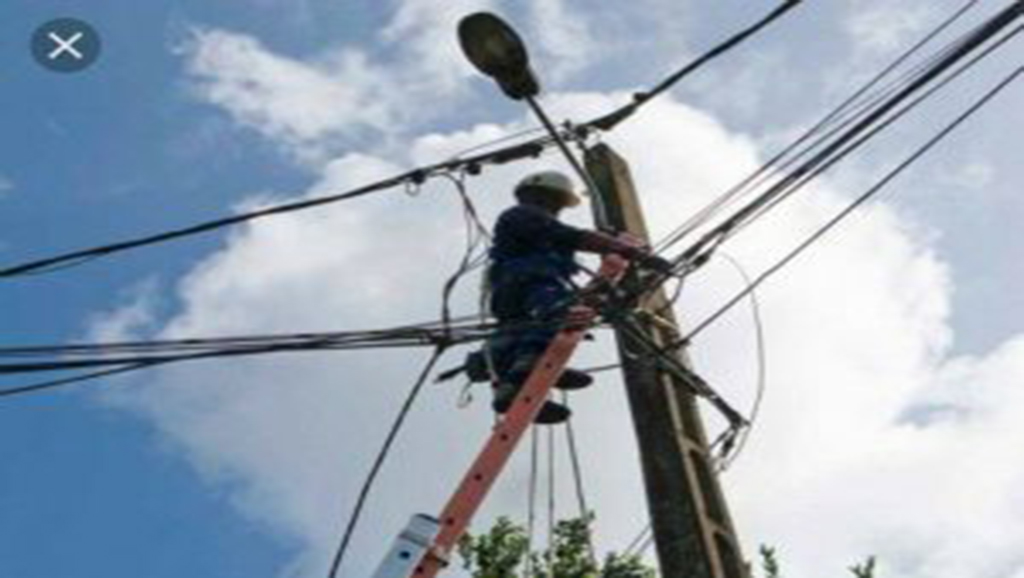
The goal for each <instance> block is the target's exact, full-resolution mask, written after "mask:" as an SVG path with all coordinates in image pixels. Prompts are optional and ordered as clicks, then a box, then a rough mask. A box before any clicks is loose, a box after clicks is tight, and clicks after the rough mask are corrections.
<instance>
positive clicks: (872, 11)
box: [846, 1, 936, 56]
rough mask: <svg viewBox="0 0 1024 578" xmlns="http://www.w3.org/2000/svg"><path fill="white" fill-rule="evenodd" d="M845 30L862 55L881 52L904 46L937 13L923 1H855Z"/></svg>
mask: <svg viewBox="0 0 1024 578" xmlns="http://www.w3.org/2000/svg"><path fill="white" fill-rule="evenodd" d="M851 11H852V13H851V15H850V17H849V18H848V19H847V21H846V32H847V34H848V35H849V36H850V39H851V40H852V41H853V45H854V47H855V50H857V51H858V52H860V53H861V54H863V55H876V56H877V55H884V54H887V53H890V52H892V51H894V50H896V49H898V48H900V47H902V46H904V45H906V43H907V41H908V39H910V38H913V37H916V36H917V35H919V34H920V33H921V32H922V31H923V30H924V29H925V27H926V26H927V25H929V24H931V23H932V21H933V19H934V16H935V14H936V12H935V9H934V7H932V6H929V5H926V4H917V5H914V6H910V5H907V4H905V3H904V4H895V3H892V2H884V3H872V2H864V1H860V2H854V3H853V6H851Z"/></svg>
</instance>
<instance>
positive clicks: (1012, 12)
mask: <svg viewBox="0 0 1024 578" xmlns="http://www.w3.org/2000/svg"><path fill="white" fill-rule="evenodd" d="M1020 12H1021V9H1020V5H1019V3H1016V2H1015V3H1014V5H1013V6H1010V7H1008V8H1006V9H1004V10H1002V11H1001V12H1000V13H999V14H997V15H996V16H994V17H993V18H992V19H990V20H989V21H988V22H986V23H985V24H984V25H983V26H981V27H980V28H979V29H978V30H977V31H976V32H974V33H973V34H971V35H970V36H969V38H967V39H966V40H965V41H964V42H963V43H962V44H961V45H960V46H957V47H956V48H955V49H953V50H952V51H951V52H950V53H949V54H947V55H946V56H945V57H943V58H941V59H940V60H939V61H938V62H937V63H936V64H934V65H933V66H931V67H929V68H928V69H927V70H925V71H924V72H922V74H921V75H920V76H919V77H918V78H915V79H913V81H911V82H910V83H908V85H907V86H906V87H904V88H903V89H901V90H899V92H898V93H897V94H896V95H894V96H893V97H891V98H889V99H888V100H886V101H885V102H884V103H882V104H881V105H879V106H878V107H876V108H875V109H874V110H871V111H870V112H868V113H866V114H865V115H864V117H863V118H862V119H861V120H859V121H858V122H857V123H856V124H855V125H854V126H853V127H851V128H850V129H848V130H846V131H844V132H843V134H842V135H840V136H839V137H838V138H836V139H835V140H834V141H833V142H832V143H830V144H828V145H827V146H825V147H824V148H823V150H821V151H820V152H818V153H817V154H815V155H814V156H813V157H812V158H811V159H810V160H809V161H807V162H805V163H804V164H802V165H800V166H799V167H797V168H796V169H794V170H793V171H791V172H790V173H789V174H788V175H786V176H784V177H783V178H782V179H781V180H780V181H779V182H778V183H777V184H775V185H774V186H772V187H771V188H769V189H768V190H767V191H766V192H764V193H762V194H761V195H760V196H758V197H757V198H756V199H754V200H753V201H752V202H750V203H748V204H747V205H746V206H744V207H743V208H741V209H740V210H739V211H737V212H736V213H734V214H733V215H732V216H731V217H729V218H728V219H727V220H726V221H725V222H724V223H722V224H721V225H718V226H717V227H715V228H714V229H713V230H711V231H710V232H708V233H706V234H705V235H704V236H702V237H701V238H700V239H699V240H698V241H697V242H696V243H695V244H694V245H692V246H691V247H690V248H688V249H687V250H686V251H685V252H684V253H683V254H682V255H681V256H680V257H679V258H677V259H676V262H677V264H678V265H679V266H680V267H685V266H689V263H691V262H693V261H694V260H696V259H699V258H700V257H699V255H700V254H701V253H702V252H704V253H705V254H708V253H710V252H711V251H713V250H714V248H715V247H717V245H719V244H720V243H721V242H722V241H723V240H724V239H725V238H726V237H727V236H729V235H730V234H731V233H733V232H734V231H735V230H737V229H738V228H739V227H740V226H741V225H743V224H746V223H748V222H749V221H751V220H752V219H753V218H756V217H757V216H760V215H762V214H763V213H762V212H761V211H762V209H765V207H768V208H770V207H771V206H773V203H774V201H776V200H777V199H780V198H783V197H786V196H788V195H789V194H791V193H792V192H793V191H795V190H797V189H798V188H800V187H801V186H803V184H806V182H807V181H808V180H809V179H810V178H814V177H816V176H817V175H819V174H820V173H821V172H822V171H824V170H825V169H827V168H828V167H830V166H832V165H833V164H835V163H836V162H838V160H840V159H842V158H843V157H844V156H845V155H847V154H849V152H851V151H852V150H854V149H855V148H857V147H859V146H860V145H861V144H863V143H864V142H866V140H867V139H869V138H871V137H873V136H874V135H876V134H877V133H878V132H879V131H880V130H882V129H883V128H885V127H887V126H889V125H890V124H891V123H892V122H893V121H894V117H889V118H886V115H888V114H889V113H890V112H892V111H894V110H896V109H897V107H899V106H900V105H901V104H902V103H903V102H904V101H906V100H908V99H910V97H911V96H913V95H914V94H915V93H917V92H918V91H919V90H921V89H922V88H924V87H925V86H926V85H928V83H930V82H931V81H933V80H935V79H936V78H938V77H940V76H941V75H942V74H943V73H944V72H946V71H947V70H949V69H950V68H951V67H953V66H954V65H956V64H957V63H958V62H959V61H960V60H961V59H963V58H965V57H966V56H968V55H969V54H970V53H971V52H972V51H973V50H975V49H976V48H979V47H980V46H982V45H983V44H985V42H987V41H988V40H989V39H991V38H992V37H994V36H996V35H998V34H999V33H1000V32H1001V31H1002V30H1003V29H1004V28H1005V27H1006V26H1008V25H1009V24H1010V23H1011V22H1013V21H1014V20H1016V19H1017V18H1018V17H1019V16H1020V15H1021V14H1020ZM1014 34H1016V31H1015V32H1013V33H1011V35H1010V36H1013V35H1014ZM1007 38H1008V37H1004V38H1003V39H1002V40H1001V41H1000V42H999V43H998V44H997V46H999V45H1001V44H1002V42H1005V41H1006V39H1007ZM993 49H994V48H991V47H990V49H989V50H988V51H986V52H984V53H983V56H984V55H986V54H989V53H990V52H991V50H993ZM976 62H977V59H975V60H974V61H973V62H972V64H973V63H976ZM963 70H964V69H961V70H960V71H959V72H962V71H963ZM954 76H955V75H954ZM948 80H949V79H948V78H947V79H946V81H947V82H948ZM942 85H944V83H940V86H942ZM932 92H934V91H932ZM932 92H929V93H928V94H931V93H932ZM926 96H927V95H926ZM920 102H921V99H918V100H917V101H916V102H914V103H912V104H911V105H910V106H909V107H906V108H904V109H903V110H902V111H897V113H896V114H895V115H894V116H895V118H898V117H899V116H900V115H902V114H904V113H905V112H906V111H907V110H909V108H911V107H913V106H914V105H916V104H918V103H920ZM876 123H881V124H880V125H879V126H875V125H876ZM863 133H866V135H865V134H863ZM858 139H859V140H858ZM850 142H853V144H852V145H850V144H849V143H850ZM844 147H845V148H844ZM704 260H705V261H706V257H705V259H704Z"/></svg>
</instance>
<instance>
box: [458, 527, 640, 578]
mask: <svg viewBox="0 0 1024 578" xmlns="http://www.w3.org/2000/svg"><path fill="white" fill-rule="evenodd" d="M591 521H592V518H591V517H588V518H576V519H572V520H563V521H561V522H559V523H558V524H556V525H555V532H554V536H553V539H552V545H551V549H550V550H545V551H543V552H529V551H528V549H529V539H528V538H527V536H526V531H525V530H524V529H523V528H522V527H521V526H518V525H516V524H514V523H512V522H511V521H510V520H509V519H508V518H504V517H503V518H499V519H498V521H497V523H496V524H495V525H494V527H492V528H491V529H490V531H488V532H487V533H486V534H483V535H480V536H472V535H469V534H467V535H466V536H465V537H463V539H462V540H461V541H460V542H459V556H461V557H462V560H463V566H464V567H465V568H466V570H469V572H470V573H471V575H472V576H473V578H516V577H518V576H522V575H523V574H524V573H525V572H526V570H527V568H526V566H527V561H530V562H531V564H530V573H531V574H532V576H530V578H549V577H551V576H555V577H557V578H657V573H656V572H655V571H654V569H653V568H650V567H648V566H646V565H644V563H643V562H642V561H641V560H640V558H639V557H637V556H624V555H620V554H616V553H614V552H613V553H611V554H608V556H606V557H605V559H604V562H603V563H601V564H597V563H595V561H594V560H592V559H591V557H590V547H589V544H590V523H591Z"/></svg>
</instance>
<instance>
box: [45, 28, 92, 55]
mask: <svg viewBox="0 0 1024 578" xmlns="http://www.w3.org/2000/svg"><path fill="white" fill-rule="evenodd" d="M47 36H49V37H50V40H52V41H53V43H54V44H55V45H56V48H54V49H53V50H52V51H51V52H50V53H49V54H48V55H47V57H48V58H49V59H50V60H57V59H58V58H60V57H61V56H62V55H63V54H64V53H68V54H70V55H71V57H72V58H74V59H75V60H82V59H83V58H85V55H84V54H82V53H81V52H79V51H78V49H77V48H75V44H76V43H78V41H79V40H81V39H82V37H83V36H85V34H84V33H82V32H76V33H75V34H73V35H72V36H71V37H70V38H62V37H61V36H60V35H59V34H57V33H56V32H50V33H49V34H48V35H47Z"/></svg>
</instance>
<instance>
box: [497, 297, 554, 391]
mask: <svg viewBox="0 0 1024 578" xmlns="http://www.w3.org/2000/svg"><path fill="white" fill-rule="evenodd" d="M571 296H572V289H571V288H570V287H568V286H567V284H566V283H565V282H563V281H562V280H560V279H558V278H546V277H530V278H524V279H522V280H518V281H513V282H509V283H504V284H501V285H499V286H497V287H494V289H493V292H492V294H491V313H492V314H494V316H495V317H496V318H497V319H498V323H499V324H500V326H499V328H498V331H497V335H496V336H495V337H494V338H493V339H492V340H491V341H490V343H489V344H488V347H489V348H490V356H491V362H492V363H493V364H494V365H493V368H494V371H495V373H496V374H497V376H498V378H499V379H500V380H501V381H503V382H512V383H521V382H522V381H523V380H525V379H526V377H527V376H528V375H529V373H530V371H531V370H532V369H533V366H534V365H535V364H536V362H537V360H539V359H540V357H541V355H543V353H544V350H546V349H547V347H548V345H549V344H550V343H551V341H552V340H553V339H554V338H555V335H556V334H557V333H558V330H559V323H558V321H559V320H560V319H561V318H562V317H564V315H565V311H566V309H567V308H568V305H569V304H570V298H571ZM530 322H542V323H545V322H546V323H547V324H546V326H544V327H529V328H519V327H516V325H517V324H521V323H530Z"/></svg>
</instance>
